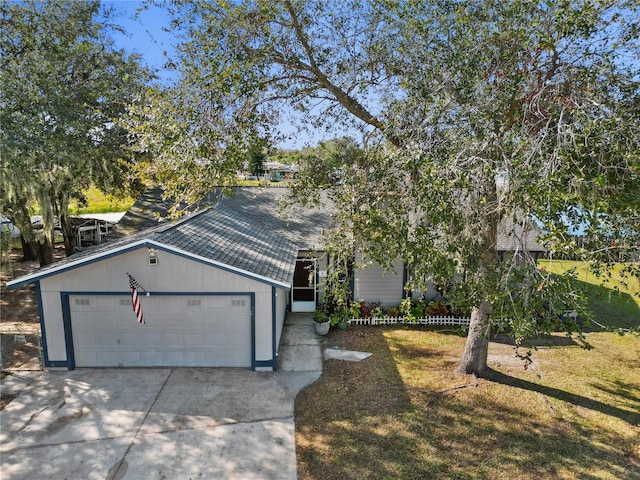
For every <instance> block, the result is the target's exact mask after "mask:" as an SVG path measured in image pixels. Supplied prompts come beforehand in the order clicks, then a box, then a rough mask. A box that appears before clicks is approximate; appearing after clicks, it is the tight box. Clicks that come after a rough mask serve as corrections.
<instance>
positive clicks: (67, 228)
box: [60, 214, 76, 257]
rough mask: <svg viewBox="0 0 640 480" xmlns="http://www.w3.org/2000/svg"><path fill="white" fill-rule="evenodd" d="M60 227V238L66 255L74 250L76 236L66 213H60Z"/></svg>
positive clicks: (71, 253)
mask: <svg viewBox="0 0 640 480" xmlns="http://www.w3.org/2000/svg"><path fill="white" fill-rule="evenodd" d="M60 228H61V229H62V238H63V240H64V251H65V254H66V255H67V257H68V256H69V255H73V254H74V253H75V251H76V236H75V234H74V229H73V226H72V225H71V222H70V221H69V217H68V216H67V215H66V214H63V215H60Z"/></svg>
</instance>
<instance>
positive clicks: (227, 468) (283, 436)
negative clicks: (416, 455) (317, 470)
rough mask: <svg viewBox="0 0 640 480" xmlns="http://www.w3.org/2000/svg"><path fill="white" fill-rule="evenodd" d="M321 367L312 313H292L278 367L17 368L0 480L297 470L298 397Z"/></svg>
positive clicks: (10, 384)
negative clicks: (272, 369) (270, 369)
mask: <svg viewBox="0 0 640 480" xmlns="http://www.w3.org/2000/svg"><path fill="white" fill-rule="evenodd" d="M321 373H322V352H321V350H320V345H319V342H318V337H316V335H315V333H314V331H313V325H312V322H311V316H310V314H290V316H289V317H288V319H287V322H286V324H285V329H284V332H283V338H282V342H281V349H280V357H279V362H278V371H277V372H252V371H248V370H243V369H214V368H176V369H171V368H146V369H78V370H75V371H73V372H67V371H47V372H20V373H18V372H16V373H15V374H13V375H10V376H8V377H5V378H4V379H3V380H2V392H3V394H5V393H10V394H15V395H17V396H16V398H14V399H13V401H11V403H9V405H7V407H6V408H5V409H4V410H2V411H0V424H1V429H0V463H1V465H0V469H1V477H2V479H3V480H5V479H7V480H8V479H16V480H19V479H25V480H26V479H37V478H50V479H53V480H56V479H68V480H73V479H78V480H85V479H100V480H104V479H107V480H120V479H141V478H144V479H149V480H152V479H173V478H176V479H178V478H184V479H188V478H193V479H196V478H202V479H233V480H236V479H248V480H252V479H295V478H296V477H297V474H296V453H295V426H294V417H293V415H294V401H295V397H296V395H297V393H298V392H299V391H300V389H302V388H303V387H304V386H306V385H308V384H310V383H312V382H314V381H315V380H317V379H318V377H319V376H320V375H321Z"/></svg>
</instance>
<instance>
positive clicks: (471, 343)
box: [456, 300, 491, 377]
mask: <svg viewBox="0 0 640 480" xmlns="http://www.w3.org/2000/svg"><path fill="white" fill-rule="evenodd" d="M490 311H491V305H490V304H489V302H487V301H486V300H485V301H483V302H482V303H481V304H480V306H479V307H473V310H472V311H471V324H470V325H469V334H468V335H467V343H466V344H465V346H464V352H463V353H462V358H461V359H460V364H459V365H458V368H457V369H456V372H457V373H463V374H475V375H477V376H479V377H482V376H484V373H485V372H486V370H487V355H488V353H489V333H490V332H491V324H490V322H489V313H490Z"/></svg>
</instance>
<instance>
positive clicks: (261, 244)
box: [150, 204, 298, 285]
mask: <svg viewBox="0 0 640 480" xmlns="http://www.w3.org/2000/svg"><path fill="white" fill-rule="evenodd" d="M150 238H151V239H152V240H155V241H157V242H159V243H162V244H163V245H167V246H171V247H174V248H177V249H178V250H181V251H184V252H188V253H190V254H193V255H196V256H199V257H202V258H205V259H207V260H211V261H214V262H220V263H222V264H224V265H228V266H231V267H234V268H237V269H240V270H243V271H245V272H251V273H254V274H256V275H259V276H261V277H265V278H268V279H271V280H274V281H276V282H279V283H285V284H287V285H289V284H291V281H292V280H293V269H294V267H295V261H296V257H297V254H298V247H297V246H296V245H294V244H293V243H291V242H290V241H289V240H287V239H286V238H284V237H282V236H280V235H277V234H273V233H271V232H270V231H268V230H267V229H264V228H262V227H261V225H260V224H256V223H255V222H252V221H251V220H250V219H248V218H246V217H245V216H243V215H242V214H241V213H239V212H236V211H235V210H233V209H231V208H228V207H227V206H225V205H224V204H219V205H216V206H214V207H213V208H211V209H209V210H206V211H204V212H201V213H198V214H194V215H193V216H192V217H190V218H188V219H187V220H185V221H181V222H178V223H177V224H175V225H170V226H167V227H163V228H160V229H158V230H157V231H155V232H154V233H153V235H152V236H151V237H150Z"/></svg>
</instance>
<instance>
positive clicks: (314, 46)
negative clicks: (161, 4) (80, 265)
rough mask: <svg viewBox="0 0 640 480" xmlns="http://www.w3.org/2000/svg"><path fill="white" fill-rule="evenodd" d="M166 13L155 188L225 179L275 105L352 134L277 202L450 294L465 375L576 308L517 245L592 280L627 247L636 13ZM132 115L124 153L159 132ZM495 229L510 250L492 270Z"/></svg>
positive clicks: (563, 282) (365, 8) (501, 4)
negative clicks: (169, 35)
mask: <svg viewBox="0 0 640 480" xmlns="http://www.w3.org/2000/svg"><path fill="white" fill-rule="evenodd" d="M171 9H172V11H173V13H174V26H175V27H176V28H177V29H179V31H181V32H182V35H183V37H182V44H181V47H180V48H179V54H178V58H177V62H176V65H179V68H180V69H181V71H182V73H183V76H182V78H181V81H180V83H179V85H177V86H175V87H174V88H172V89H167V91H166V92H165V94H164V95H161V96H158V97H157V98H158V99H161V102H160V101H158V103H156V104H155V105H152V106H149V107H145V108H149V110H146V111H144V115H146V116H147V117H146V118H152V119H153V120H155V119H156V117H157V118H162V119H163V120H164V121H166V120H167V119H168V118H169V116H171V115H173V113H175V112H178V114H177V115H178V119H177V120H176V121H175V123H174V125H177V130H173V129H170V131H171V132H175V135H173V133H172V134H171V135H170V138H171V140H170V142H169V143H170V144H169V145H165V147H166V148H159V149H158V151H159V152H162V154H163V155H164V157H163V160H165V161H166V163H164V166H163V169H162V171H163V172H165V174H166V173H167V172H169V179H170V180H169V181H168V183H169V184H170V186H171V187H173V192H176V193H182V192H185V191H189V190H190V187H189V184H190V182H191V180H190V179H191V178H193V176H192V175H189V174H190V173H191V174H193V173H194V172H198V173H199V174H204V175H205V176H208V178H216V179H220V178H226V177H225V176H226V175H230V174H231V172H232V170H233V169H234V166H235V165H236V164H237V163H234V161H232V160H231V161H230V159H233V158H234V157H233V155H229V154H228V152H229V151H231V152H232V153H233V152H234V149H242V148H245V146H246V145H247V144H250V143H251V141H250V139H251V138H252V137H254V136H258V137H264V136H271V137H272V138H273V139H275V140H277V138H278V136H277V133H278V132H277V124H278V120H279V114H281V113H282V112H286V111H287V109H294V110H297V111H299V112H302V118H303V119H304V122H306V123H305V124H306V125H311V126H314V127H320V128H328V129H331V128H332V126H333V125H336V124H338V123H343V124H350V125H354V126H357V127H358V128H360V130H361V131H362V132H363V133H366V139H367V141H366V145H362V151H357V149H354V148H353V145H345V148H346V149H347V150H345V154H344V155H340V154H336V155H329V156H328V157H326V158H325V162H324V163H321V164H319V163H318V161H317V159H316V161H314V162H312V163H309V162H307V164H306V165H304V164H303V165H302V172H301V175H300V177H299V180H298V184H297V185H296V192H297V194H298V196H299V198H301V199H303V200H304V199H308V198H313V193H314V192H317V191H318V189H325V190H327V191H328V192H329V194H330V195H331V196H332V197H333V199H334V201H335V202H336V205H337V207H336V209H337V211H339V212H341V214H340V215H341V216H340V221H339V222H338V224H339V226H340V227H342V229H343V230H342V234H340V235H337V236H336V237H335V238H336V239H340V241H341V242H343V243H346V244H348V245H347V246H348V248H356V249H360V250H362V251H363V252H364V253H365V254H366V257H365V258H367V259H372V260H375V261H377V262H379V263H381V264H382V265H391V264H392V262H393V261H394V260H396V259H397V258H401V259H402V260H403V261H404V262H405V264H406V265H407V266H408V268H409V270H410V272H411V285H410V286H411V287H412V288H414V289H418V290H419V289H421V288H423V287H424V285H425V283H426V282H427V281H428V280H434V281H436V282H439V283H440V282H445V281H448V280H450V279H453V278H457V279H459V281H457V282H455V283H454V286H453V287H452V290H451V292H449V296H450V298H451V299H452V301H453V302H455V303H456V304H457V305H459V306H460V307H461V308H462V307H464V308H468V309H470V310H471V311H472V325H471V327H470V333H469V339H468V342H467V349H466V352H465V354H464V355H463V359H462V362H461V365H460V371H463V372H467V373H476V374H483V373H484V372H485V370H486V367H487V366H486V358H487V339H488V334H489V329H490V327H491V325H492V323H493V324H495V322H497V321H500V320H499V319H508V321H506V322H507V323H508V325H507V327H508V328H509V329H510V331H511V332H512V333H513V334H514V336H515V338H516V341H517V342H522V341H523V340H524V338H526V337H528V336H532V335H536V334H538V333H541V332H544V331H546V330H548V329H549V328H550V323H549V322H548V319H549V317H552V316H553V313H554V312H555V313H557V312H561V311H563V310H564V309H571V308H575V309H578V310H579V311H580V312H582V313H585V311H584V308H583V307H584V301H583V300H584V299H583V298H581V296H580V294H579V292H578V291H577V290H576V288H575V286H574V285H573V284H572V283H571V281H570V280H571V279H570V275H569V276H566V277H557V276H552V275H550V274H549V273H547V272H545V271H543V270H541V269H539V268H537V265H536V263H535V259H534V257H533V256H532V255H531V254H530V252H529V247H528V245H527V243H526V242H525V241H524V237H525V236H526V235H525V234H526V233H527V232H528V231H531V230H535V229H540V232H541V235H540V239H539V241H540V242H545V243H546V246H547V248H548V249H549V250H550V251H551V252H552V253H553V252H572V253H573V254H576V255H580V256H583V257H584V258H586V259H590V260H593V261H594V262H596V263H594V265H595V266H597V265H600V264H601V263H598V262H602V261H604V262H607V261H609V260H612V259H619V258H626V257H625V254H630V253H631V252H633V251H634V250H637V246H638V244H639V243H640V242H639V241H638V238H639V234H640V232H639V231H638V229H637V227H636V226H637V225H638V224H640V222H639V221H638V220H640V217H639V210H640V209H639V207H640V200H639V199H640V182H639V181H638V179H639V177H638V175H639V173H640V160H639V158H640V157H639V152H640V148H639V147H640V131H639V129H640V107H639V105H640V102H639V99H640V58H639V52H640V45H638V43H639V38H640V35H639V32H640V8H639V4H638V2H637V1H636V0H630V1H622V2H615V3H614V4H611V3H609V2H599V1H597V2H575V1H571V0H548V1H543V2H526V1H519V0H509V1H501V0H500V1H498V0H495V1H486V2H457V1H453V0H432V1H428V0H396V1H394V0H392V1H375V0H370V1H365V0H349V1H340V2H338V1H326V2H325V1H302V0H284V1H282V2H271V1H266V0H245V1H239V2H191V1H180V0H176V1H174V2H173V3H172V4H171ZM162 102H165V104H166V105H168V106H169V107H168V108H164V109H162V108H158V107H159V106H161V104H162ZM167 112H171V113H167ZM134 113H137V115H138V116H137V117H135V122H134V125H137V126H138V128H139V130H138V132H139V137H138V144H139V146H140V147H141V148H144V147H145V145H147V144H148V141H149V139H154V138H158V137H157V133H158V132H160V131H161V130H160V129H161V128H166V125H164V123H163V122H157V121H155V123H154V121H152V122H146V123H145V122H144V119H145V116H144V115H140V111H138V112H134ZM163 115H165V116H164V117H163ZM304 126H305V125H302V127H304ZM163 141H164V140H163ZM160 143H161V142H160ZM186 144H188V145H190V148H191V150H187V149H184V148H182V146H183V145H186ZM161 146H162V145H161ZM349 152H350V153H349ZM176 153H179V155H176ZM185 153H189V154H190V155H188V158H187V160H186V162H185V158H184V154H185ZM188 162H192V163H191V164H192V165H193V167H194V168H193V170H192V171H191V172H190V171H189V170H188V169H184V168H183V165H185V164H188ZM175 172H179V173H178V174H176V173H175ZM204 183H205V184H206V180H205V182H204ZM198 185H202V183H199V184H198ZM197 188H199V187H196V190H197ZM575 230H580V231H583V232H584V233H585V234H587V238H588V241H587V243H586V244H578V243H577V242H576V239H575V236H574V235H571V233H572V232H574V231H575ZM500 233H502V234H503V235H506V236H507V237H510V238H511V239H512V241H513V243H514V245H515V253H514V254H513V255H509V256H507V257H505V256H504V255H501V252H500V251H499V249H498V236H499V234H500ZM634 267H635V268H636V272H635V275H638V273H637V264H631V265H630V269H633V268H634ZM632 273H633V272H632ZM544 312H551V314H550V315H546V317H545V315H544ZM502 321H503V322H504V320H502ZM566 326H567V328H568V329H572V328H575V327H576V325H571V324H567V325H566Z"/></svg>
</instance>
